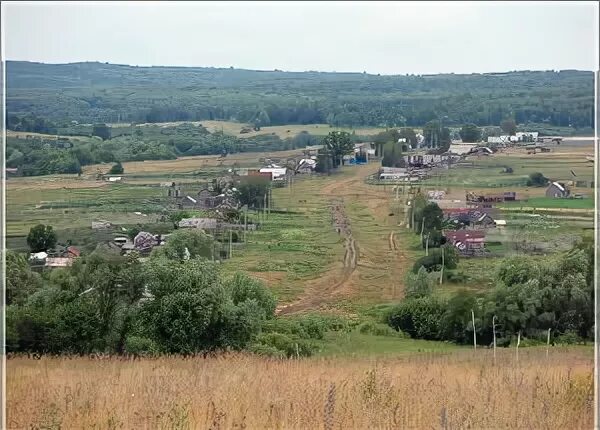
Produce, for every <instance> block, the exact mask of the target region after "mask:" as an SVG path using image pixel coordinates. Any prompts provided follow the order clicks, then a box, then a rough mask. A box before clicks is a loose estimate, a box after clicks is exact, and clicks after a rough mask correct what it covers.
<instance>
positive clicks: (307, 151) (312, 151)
mask: <svg viewBox="0 0 600 430" xmlns="http://www.w3.org/2000/svg"><path fill="white" fill-rule="evenodd" d="M323 148H325V145H312V146H307V147H306V148H304V150H303V151H302V152H303V153H304V155H318V154H319V151H320V150H321V149H323Z"/></svg>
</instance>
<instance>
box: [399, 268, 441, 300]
mask: <svg viewBox="0 0 600 430" xmlns="http://www.w3.org/2000/svg"><path fill="white" fill-rule="evenodd" d="M433 285H434V284H433V280H432V279H431V277H430V276H429V273H427V270H426V269H425V268H424V267H423V266H421V267H420V268H419V270H418V271H417V273H410V272H409V273H408V274H407V275H406V292H405V294H406V297H407V298H409V297H424V296H429V295H430V294H431V293H432V292H433Z"/></svg>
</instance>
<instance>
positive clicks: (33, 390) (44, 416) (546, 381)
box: [7, 347, 594, 429]
mask: <svg viewBox="0 0 600 430" xmlns="http://www.w3.org/2000/svg"><path fill="white" fill-rule="evenodd" d="M7 370H8V372H7V375H8V379H7V393H8V399H7V410H8V428H10V429H23V428H126V429H134V428H136V429H143V428H145V429H153V428H169V429H170V428H180V429H183V428H190V429H193V428H207V429H208V428H212V429H217V428H251V429H258V428H269V429H271V428H272V429H275V428H286V429H309V428H310V429H317V428H330V429H334V428H335V429H344V428H415V429H417V428H418V429H424V428H448V429H451V428H477V429H484V428H486V429H491V428H494V429H500V428H506V429H509V428H552V429H559V428H569V429H586V428H591V427H592V424H593V404H594V402H593V356H592V349H591V348H584V347H577V348H570V349H559V348H552V349H551V351H550V354H549V357H548V358H546V356H545V351H544V350H543V349H537V348H529V349H526V350H522V351H521V352H520V353H519V361H518V362H517V361H516V356H515V353H514V349H506V350H504V349H502V348H501V349H500V350H499V351H498V358H497V365H496V366H494V365H493V357H492V353H491V351H490V350H478V351H477V352H473V351H464V352H454V353H451V354H445V355H440V354H434V355H431V354H418V353H417V354H416V355H415V354H412V355H410V356H404V357H400V356H396V357H395V358H388V359H385V358H380V359H378V360H373V359H370V358H368V359H367V358H341V357H336V358H335V359H329V358H313V359H304V360H282V361H280V360H273V359H265V358H260V357H252V356H244V355H237V356H236V355H234V356H220V357H216V358H205V359H203V358H201V357H195V358H188V359H184V358H177V357H170V358H158V359H140V360H135V361H133V360H118V359H108V360H101V361H97V360H91V359H88V358H49V357H43V358H41V359H40V360H31V359H27V358H14V359H9V360H8V362H7Z"/></svg>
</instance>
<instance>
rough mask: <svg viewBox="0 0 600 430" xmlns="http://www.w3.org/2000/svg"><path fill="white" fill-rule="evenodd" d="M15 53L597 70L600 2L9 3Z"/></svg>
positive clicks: (180, 61)
mask: <svg viewBox="0 0 600 430" xmlns="http://www.w3.org/2000/svg"><path fill="white" fill-rule="evenodd" d="M2 19H3V25H2V28H3V38H4V55H5V58H6V59H8V60H29V61H40V62H47V63H67V62H76V61H102V62H110V63H119V64H132V65H139V66H143V65H172V66H215V67H229V66H234V67H236V68H248V69H260V70H272V69H282V70H292V71H305V70H319V71H355V72H362V71H367V72H368V73H381V74H405V73H417V74H420V73H442V72H454V73H471V72H499V71H508V70H527V69H529V70H550V69H580V70H595V69H596V68H597V66H596V64H597V56H598V45H597V44H598V30H597V26H598V23H597V21H598V5H597V3H596V2H580V3H571V2H565V3H544V2H532V3H521V2H510V3H500V2H499V3H487V4H486V3H470V2H467V3H391V2H382V3H375V2H364V3H363V2H356V3H353V2H331V3H324V2H310V3H291V2H281V3H273V2H264V3H260V2H256V3H250V2H240V3H236V2H223V3H204V2H202V3H200V2H199V3H189V2H185V3H175V4H173V3H158V2H150V3H140V2H136V3H135V4H134V3H125V2H123V3H119V2H106V3H76V2H69V3H60V2H49V3H42V2H32V3H29V4H27V3H21V2H19V3H16V2H12V3H11V2H2Z"/></svg>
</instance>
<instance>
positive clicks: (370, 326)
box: [358, 321, 410, 338]
mask: <svg viewBox="0 0 600 430" xmlns="http://www.w3.org/2000/svg"><path fill="white" fill-rule="evenodd" d="M358 332H359V333H361V334H371V335H373V336H391V337H398V338H407V337H410V336H407V335H406V334H404V333H403V332H402V331H400V330H394V329H393V328H392V327H390V326H389V325H386V324H381V323H375V322H372V321H367V322H364V323H362V324H360V325H359V326H358Z"/></svg>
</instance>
